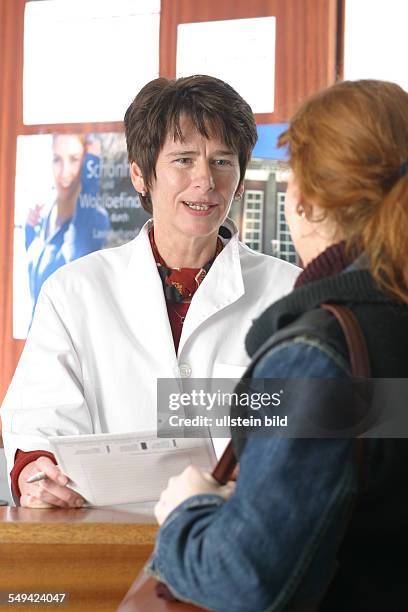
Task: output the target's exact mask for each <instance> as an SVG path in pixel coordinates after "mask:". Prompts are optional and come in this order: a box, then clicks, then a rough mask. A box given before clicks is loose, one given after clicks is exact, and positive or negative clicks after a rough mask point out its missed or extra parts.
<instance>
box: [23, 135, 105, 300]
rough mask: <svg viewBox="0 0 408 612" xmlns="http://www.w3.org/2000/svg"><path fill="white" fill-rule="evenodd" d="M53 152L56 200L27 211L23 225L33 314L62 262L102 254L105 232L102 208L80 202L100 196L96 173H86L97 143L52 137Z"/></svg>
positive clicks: (74, 137)
mask: <svg viewBox="0 0 408 612" xmlns="http://www.w3.org/2000/svg"><path fill="white" fill-rule="evenodd" d="M52 153H53V157H52V167H53V175H54V182H55V190H56V198H55V200H54V202H53V203H52V204H51V206H50V207H49V208H48V209H44V205H41V204H37V205H36V206H35V207H34V208H31V209H30V211H29V213H28V216H27V220H26V225H25V247H26V251H27V256H28V274H29V284H30V293H31V297H32V299H33V311H34V308H35V305H36V303H37V300H38V296H39V293H40V290H41V287H42V284H43V283H44V281H45V280H46V279H47V278H48V277H49V276H50V275H51V274H52V273H53V272H54V271H55V270H57V268H59V267H61V266H63V265H64V264H66V263H67V262H69V261H72V260H74V259H78V258H79V257H82V256H83V255H87V254H88V253H91V252H92V251H97V250H98V249H102V248H103V247H104V246H105V244H106V240H107V235H108V231H109V228H110V223H109V216H108V214H107V212H106V210H105V209H103V208H100V207H99V206H96V205H95V206H89V205H88V202H89V200H87V199H85V200H86V205H85V201H84V202H83V201H82V196H84V195H88V196H96V195H97V194H98V191H99V177H98V175H97V173H96V172H90V171H89V170H88V164H89V162H93V165H94V166H95V165H96V164H98V162H99V154H100V143H99V141H98V140H93V141H89V142H87V141H86V139H85V136H84V135H83V134H54V136H53V140H52Z"/></svg>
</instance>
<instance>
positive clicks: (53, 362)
mask: <svg viewBox="0 0 408 612" xmlns="http://www.w3.org/2000/svg"><path fill="white" fill-rule="evenodd" d="M125 131H126V139H127V146H128V153H129V162H130V167H131V178H132V182H133V185H134V187H135V189H136V190H137V191H138V192H139V194H140V197H141V200H142V203H143V206H144V208H145V209H146V210H147V211H149V212H150V213H151V214H152V217H153V218H152V220H151V221H150V222H148V223H147V224H146V225H145V227H144V228H143V229H142V231H141V232H140V234H139V235H138V236H137V237H136V238H135V240H133V241H132V242H131V243H128V244H125V245H123V246H121V247H118V248H115V249H109V250H104V251H99V252H96V253H93V254H91V255H89V256H87V257H84V258H81V259H79V260H77V261H75V262H73V263H71V264H69V265H67V266H64V267H63V268H61V269H60V270H58V271H57V272H55V273H54V274H53V275H52V276H51V277H50V278H49V279H48V280H47V282H46V283H45V284H44V287H43V289H42V291H41V294H40V297H39V300H38V303H37V308H36V314H35V317H34V321H33V324H32V327H31V330H30V334H29V337H28V339H27V342H26V346H25V349H24V352H23V355H22V357H21V360H20V363H19V365H18V368H17V371H16V374H15V376H14V379H13V381H12V384H11V386H10V389H9V391H8V394H7V396H6V399H5V402H4V404H3V409H2V418H3V439H4V444H5V449H6V454H7V460H8V465H9V470H10V471H11V482H12V490H13V494H14V497H15V499H19V501H20V503H21V504H22V505H25V506H30V507H38V506H41V507H42V506H58V507H71V506H80V505H82V503H83V499H82V497H81V496H79V495H78V494H77V493H75V492H74V491H72V490H70V489H69V488H68V487H66V484H67V482H68V479H67V477H66V476H64V475H62V474H61V472H60V470H59V468H58V466H56V465H55V459H54V457H53V455H52V454H51V453H50V452H49V445H48V441H47V438H48V437H49V436H52V435H75V434H92V433H104V432H110V433H119V432H129V431H138V430H139V431H141V430H144V431H146V430H152V429H153V430H155V429H156V427H157V421H156V403H157V400H156V386H157V379H158V378H176V377H194V378H211V377H225V378H227V377H231V378H233V377H235V378H238V377H239V375H240V374H241V373H242V372H243V370H244V369H245V367H246V365H247V364H248V356H247V354H246V352H245V348H244V338H245V335H246V333H247V331H248V329H249V327H250V324H251V322H252V320H253V319H254V318H256V317H257V316H258V315H259V314H260V313H261V312H262V311H263V310H264V309H265V308H266V306H267V305H268V304H269V303H270V302H271V301H273V300H275V299H277V298H279V297H281V296H282V295H283V294H284V293H287V292H289V291H290V289H291V287H292V285H293V283H294V280H295V278H296V276H297V273H298V270H297V269H296V268H295V267H294V266H291V265H290V264H287V263H286V262H282V261H279V260H277V259H274V258H272V257H268V256H265V255H261V254H259V253H255V252H254V251H251V250H250V249H249V248H247V247H246V246H245V245H243V244H241V243H240V242H239V241H238V236H237V230H236V228H235V226H234V224H233V223H232V222H231V221H230V220H228V219H226V217H227V215H228V211H229V209H230V206H231V203H232V201H233V200H234V198H241V197H242V194H243V188H244V176H245V170H246V166H247V164H248V161H249V159H250V156H251V151H252V148H253V146H254V145H255V142H256V138H257V136H256V125H255V122H254V118H253V114H252V111H251V109H250V107H249V106H248V104H247V103H246V102H245V101H244V100H243V99H242V98H241V97H240V96H239V94H237V92H235V91H234V90H233V89H232V88H231V87H230V86H229V85H227V84H226V83H224V82H222V81H220V80H218V79H215V78H213V77H206V76H194V77H186V78H182V79H177V80H173V81H170V80H168V79H164V78H160V79H156V80H154V81H152V82H151V83H148V84H147V85H146V86H145V87H144V88H143V89H142V90H141V91H140V92H139V94H138V95H137V96H136V98H135V100H134V101H133V102H132V104H131V105H130V107H129V109H128V110H127V112H126V115H125ZM39 471H42V472H45V475H46V478H45V479H43V480H41V481H39V482H35V483H32V484H29V483H27V479H28V478H29V477H31V476H32V475H34V474H36V473H37V472H39Z"/></svg>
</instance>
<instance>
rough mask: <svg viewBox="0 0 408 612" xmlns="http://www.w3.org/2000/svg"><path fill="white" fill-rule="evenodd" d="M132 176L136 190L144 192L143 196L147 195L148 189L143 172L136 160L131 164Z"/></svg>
mask: <svg viewBox="0 0 408 612" xmlns="http://www.w3.org/2000/svg"><path fill="white" fill-rule="evenodd" d="M130 178H131V181H132V183H133V187H134V188H135V189H136V191H137V192H138V193H140V194H142V196H145V195H146V193H147V189H146V185H145V182H144V178H143V174H142V171H141V169H140V168H139V166H138V165H137V163H136V162H134V161H133V162H132V163H131V164H130Z"/></svg>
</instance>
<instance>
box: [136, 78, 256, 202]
mask: <svg viewBox="0 0 408 612" xmlns="http://www.w3.org/2000/svg"><path fill="white" fill-rule="evenodd" d="M182 116H187V117H188V118H189V119H190V120H191V121H192V123H193V125H194V127H195V128H196V129H197V130H198V131H199V132H200V133H201V134H202V135H203V136H205V137H206V138H209V137H210V136H211V135H214V134H216V135H217V136H218V137H220V139H221V140H222V141H223V142H225V144H226V145H228V146H229V147H231V149H232V150H233V151H234V152H236V153H237V155H238V159H239V166H240V181H243V179H244V176H245V170H246V167H247V164H248V162H249V160H250V157H251V152H252V149H253V147H254V146H255V143H256V140H257V132H256V124H255V119H254V116H253V113H252V110H251V107H250V106H249V105H248V104H247V103H246V102H245V100H243V98H241V96H240V95H239V94H238V93H237V92H236V91H235V90H234V89H233V88H232V87H231V86H230V85H228V84H227V83H225V82H224V81H221V80H220V79H216V78H215V77H211V76H205V75H195V76H190V77H185V78H180V79H173V80H170V79H166V78H159V79H155V80H154V81H151V82H150V83H147V85H145V86H144V87H143V88H142V89H141V90H140V92H139V93H138V94H137V96H136V98H135V99H134V100H133V102H132V104H131V105H130V106H129V108H128V109H127V111H126V114H125V118H124V122H125V134H126V142H127V148H128V157H129V161H130V162H132V161H134V162H136V163H137V164H138V166H139V167H140V169H141V171H142V173H143V178H144V181H145V184H146V185H147V187H151V186H152V181H153V180H154V179H155V178H156V171H155V169H156V161H157V157H158V155H159V153H160V150H161V149H162V147H163V145H164V142H165V140H166V137H167V135H168V134H170V135H172V136H173V137H174V139H175V140H181V141H182V139H183V134H182V132H181V128H180V118H181V117H182ZM141 199H142V203H143V206H144V208H145V209H146V210H147V211H148V212H152V209H151V201H150V196H149V195H146V196H142V197H141Z"/></svg>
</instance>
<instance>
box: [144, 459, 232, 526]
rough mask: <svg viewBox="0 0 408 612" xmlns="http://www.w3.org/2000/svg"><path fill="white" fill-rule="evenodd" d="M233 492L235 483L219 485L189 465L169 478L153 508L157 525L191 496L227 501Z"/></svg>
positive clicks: (208, 475)
mask: <svg viewBox="0 0 408 612" xmlns="http://www.w3.org/2000/svg"><path fill="white" fill-rule="evenodd" d="M234 491H235V482H232V481H230V482H228V483H227V484H226V485H220V484H218V483H217V481H216V480H214V478H213V477H212V476H211V474H209V473H208V472H202V471H201V470H199V469H198V468H197V467H195V466H194V465H189V466H188V467H187V468H186V469H185V470H184V472H182V473H181V474H179V475H178V476H173V477H172V478H170V480H169V482H168V484H167V488H166V489H165V490H164V491H163V492H162V494H161V496H160V499H159V501H158V502H157V504H156V506H155V508H154V514H155V516H156V519H157V522H158V523H159V525H162V524H163V523H164V521H165V520H166V518H167V517H168V515H169V514H170V512H172V511H173V510H174V508H176V507H177V506H178V505H180V504H181V503H182V502H183V501H185V500H186V499H188V498H189V497H192V496H193V495H203V494H209V495H219V496H220V497H223V498H224V499H228V498H229V497H231V495H233V493H234Z"/></svg>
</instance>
